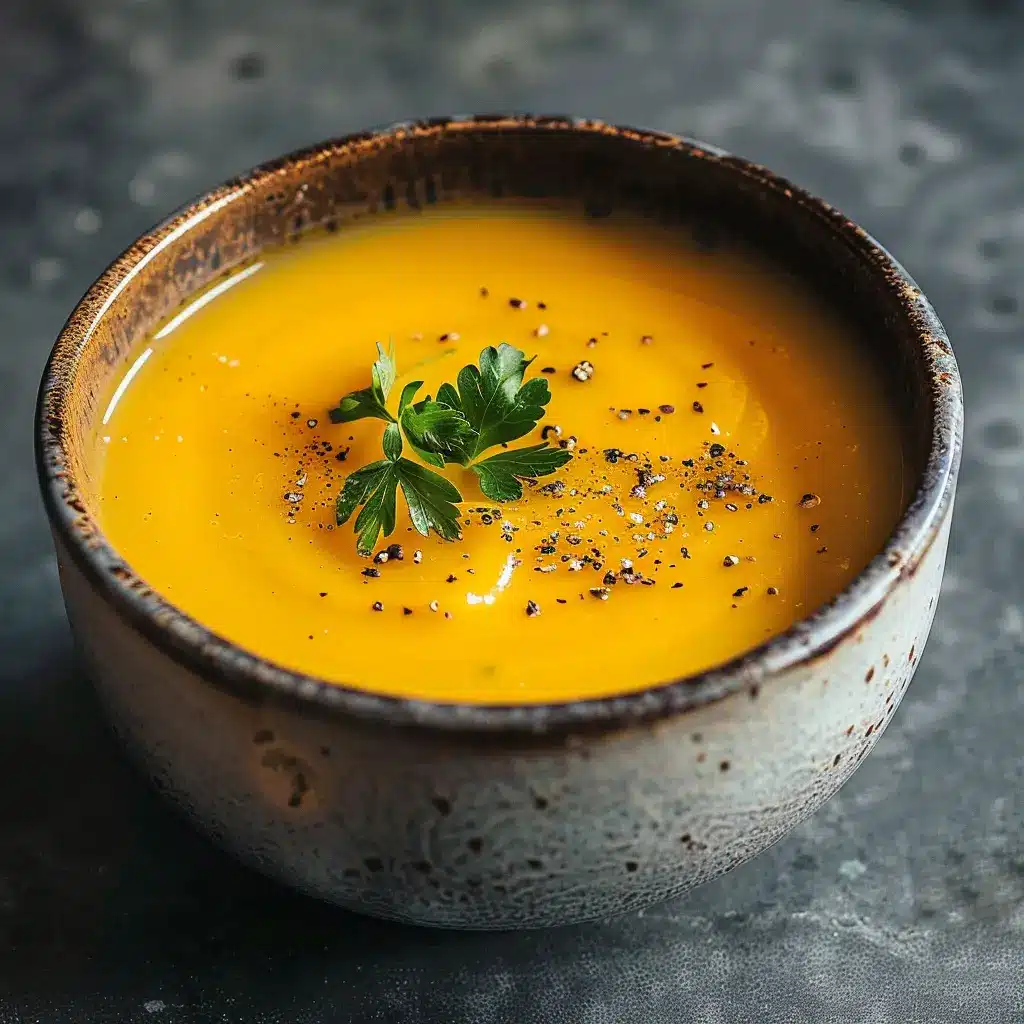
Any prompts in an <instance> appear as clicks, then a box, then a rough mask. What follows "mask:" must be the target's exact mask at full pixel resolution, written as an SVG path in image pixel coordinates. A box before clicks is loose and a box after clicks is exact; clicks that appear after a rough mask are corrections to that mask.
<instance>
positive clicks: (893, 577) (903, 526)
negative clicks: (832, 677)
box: [35, 114, 963, 735]
mask: <svg viewBox="0 0 1024 1024" xmlns="http://www.w3.org/2000/svg"><path fill="white" fill-rule="evenodd" d="M510 129H512V130H516V131H519V132H524V131H526V132H534V133H538V134H540V133H545V132H552V131H561V132H567V133H577V134H589V135H595V134H596V135H608V136H615V137H618V138H619V139H624V140H626V141H628V142H630V143H631V144H635V145H637V146H642V147H651V146H657V147H662V148H664V147H670V148H675V149H678V150H680V151H683V152H684V153H685V154H687V155H689V156H692V157H697V158H702V159H705V160H707V161H713V162H716V163H719V164H724V165H727V166H728V167H729V168H730V169H731V170H732V171H733V172H735V173H737V174H739V175H741V176H743V177H745V178H747V179H748V180H750V181H753V183H754V184H755V185H756V186H757V187H758V188H761V189H763V190H766V191H770V192H774V193H776V194H781V196H782V197H784V199H785V200H786V201H787V202H792V203H793V204H794V206H795V207H802V208H803V209H804V211H806V212H810V213H811V214H812V215H813V216H814V217H815V219H816V220H817V221H818V222H819V223H820V224H821V225H822V229H823V230H824V231H825V232H831V233H832V234H833V235H834V236H836V237H837V240H839V241H843V242H845V244H846V245H847V246H848V247H849V248H851V249H852V250H854V252H855V255H856V256H857V257H859V258H860V259H861V260H863V261H864V262H866V263H868V264H870V265H871V272H872V273H873V274H874V275H875V276H876V277H877V282H878V285H879V287H880V288H884V289H887V290H889V291H890V292H891V293H893V295H894V296H895V298H896V299H897V301H898V303H899V305H900V307H901V308H902V310H903V312H904V314H905V316H906V317H907V319H908V321H909V323H910V325H911V327H912V328H913V331H914V334H915V335H916V338H917V341H918V343H919V345H920V347H921V348H922V350H923V355H924V364H925V367H926V369H927V371H928V372H929V374H930V375H931V378H932V387H931V390H930V409H929V410H928V411H929V412H930V414H931V418H932V434H931V439H930V443H929V451H928V456H927V460H926V463H925V467H924V471H923V473H922V475H921V478H920V482H919V484H918V487H917V490H916V491H915V493H914V495H913V497H912V498H911V500H910V502H909V504H908V506H907V509H906V511H905V513H904V514H903V516H902V518H901V519H900V520H899V522H898V523H897V525H896V527H895V529H894V530H893V532H892V533H891V534H890V536H889V539H888V541H887V543H886V545H885V547H884V549H883V550H882V552H880V554H879V555H878V556H876V557H875V558H874V559H873V560H872V561H871V562H870V563H869V564H868V565H867V566H866V567H865V568H864V569H863V570H862V571H861V572H860V573H859V574H858V575H857V576H856V577H855V578H854V580H853V581H852V582H851V583H850V584H849V585H848V586H847V587H846V588H845V589H844V590H843V591H841V592H840V593H839V594H837V595H836V596H835V597H834V598H833V599H832V600H831V601H829V602H828V603H827V604H825V605H823V606H822V607H820V608H818V609H816V610H815V611H814V612H813V613H812V614H811V615H810V616H808V617H806V618H803V619H800V620H799V621H797V622H796V623H794V625H793V626H791V627H790V628H789V629H788V630H786V631H785V632H783V633H781V634H778V635H776V636H774V637H772V638H770V639H768V640H767V641H765V642H763V643H761V644H759V645H758V646H757V647H754V648H752V649H751V650H748V651H746V652H744V653H742V654H740V655H738V656H736V657H734V658H732V659H730V660H729V661H727V662H725V663H723V664H720V665H717V666H713V667H712V668H710V669H707V670H705V671H702V672H699V673H695V674H692V675H689V676H684V677H681V678H679V679H676V680H672V681H669V682H663V683H658V684H653V685H651V686H648V687H645V688H644V689H642V690H637V691H634V692H631V693H626V694H621V695H611V696H604V697H595V698H586V699H580V700H572V701H564V702H556V703H537V704H469V703H453V702H440V701H426V700H420V699H413V698H407V697H398V696H391V695H388V694H380V693H373V692H371V691H368V690H362V689H359V688H357V687H353V686H350V685H347V684H340V683H336V682H330V681H327V680H324V679H319V678H316V677H313V676H309V675H306V674H304V673H302V672H297V671H293V670H290V669H286V668H283V667H282V666H279V665H277V664H275V663H273V662H272V661H270V660H268V659H266V658H263V657H261V656H259V655H257V654H254V653H252V652H249V651H247V650H245V649H243V648H242V647H240V646H238V645H236V644H235V643H233V642H232V641H229V640H227V639H225V638H223V637H220V636H219V635H217V634H215V633H214V632H212V631H211V630H210V629H208V628H207V627H205V626H203V625H202V624H201V623H199V622H198V621H197V620H195V619H192V618H191V617H190V616H189V615H187V614H186V613H185V612H183V611H181V610H179V609H178V608H176V607H175V606H174V605H173V604H171V603H170V602H169V601H167V600H166V599H164V598H162V597H160V596H159V595H158V594H157V593H156V592H155V591H153V590H151V589H150V588H149V585H148V584H147V583H145V582H144V581H143V580H141V578H139V577H138V576H136V575H135V574H134V572H133V571H132V570H131V567H130V566H129V565H127V563H126V562H125V561H124V559H123V558H121V557H120V556H119V555H118V554H117V552H116V550H115V549H114V547H113V546H112V545H111V544H110V543H108V542H107V540H106V538H105V537H104V536H103V534H102V531H101V530H100V529H99V527H98V525H97V524H96V523H95V521H93V520H92V519H91V518H90V516H89V514H88V511H87V509H86V507H85V505H84V504H83V503H82V502H81V501H80V500H79V499H78V498H77V497H76V495H77V488H76V486H75V481H74V476H73V473H72V471H71V470H70V468H69V462H68V460H67V459H66V457H65V455H66V440H67V438H66V433H65V431H64V428H63V409H64V401H65V397H66V392H67V390H68V389H66V388H65V386H64V384H65V382H66V381H68V380H71V379H73V377H74V373H75V371H76V368H77V365H78V358H79V356H80V354H81V352H82V351H83V350H84V348H85V346H86V345H87V344H88V342H89V339H90V337H91V336H92V334H93V333H94V332H95V330H96V328H97V326H98V325H99V323H100V322H101V321H102V319H103V317H104V316H105V315H106V313H107V311H108V310H109V308H110V307H111V305H112V304H113V301H114V299H115V297H116V296H117V295H118V294H119V293H120V292H121V291H122V290H123V289H124V288H126V287H127V286H128V284H129V283H130V281H131V279H132V278H133V277H134V276H135V275H136V274H137V273H138V271H139V270H140V269H141V268H142V266H144V265H145V263H147V262H148V261H149V260H150V259H152V258H153V257H154V256H155V255H156V254H157V253H158V252H160V251H162V250H165V249H166V248H167V247H169V246H172V245H174V243H175V242H176V241H177V240H179V239H181V238H182V237H184V236H185V235H186V234H187V233H188V232H189V231H190V230H191V229H192V228H193V227H195V226H196V225H197V224H199V223H200V222H202V221H203V220H205V219H206V218H207V217H208V216H210V215H211V214H213V213H215V212H216V211H217V210H218V209H220V208H221V207H223V206H225V205H226V204H227V203H229V202H230V201H232V200H233V199H235V198H238V197H239V196H241V195H243V194H245V193H246V192H247V191H249V190H250V189H252V188H253V187H257V186H260V185H262V184H264V183H266V182H267V181H268V179H271V178H272V177H278V178H279V177H280V174H281V173H282V171H284V170H288V169H293V168H297V167H300V166H301V165H302V164H303V163H309V162H315V161H317V160H318V159H322V158H325V157H329V156H330V155H332V154H337V153H339V152H341V151H344V150H351V149H352V148H354V147H358V146H360V145H363V144H365V143H366V142H368V141H370V142H372V141H374V140H377V141H380V140H383V139H389V138H390V139H391V140H393V141H397V142H399V143H401V142H403V141H405V140H410V139H416V138H420V137H422V136H424V135H425V134H427V135H430V134H433V135H437V134H441V133H455V132H466V131H469V132H477V133H483V134H486V133H488V132H492V133H500V132H502V131H507V130H510ZM962 435H963V397H962V389H961V383H960V377H959V372H958V370H957V365H956V361H955V357H954V356H953V353H952V350H951V348H950V345H949V340H948V338H947V336H946V333H945V330H944V329H943V327H942V324H941V323H940V322H939V319H938V317H937V315H936V313H935V311H934V309H933V308H932V306H931V303H930V302H929V301H928V300H927V298H925V296H924V295H923V294H922V292H921V289H920V288H919V287H918V286H917V284H916V283H915V282H914V280H913V279H912V278H911V277H910V275H909V274H908V273H907V272H906V270H904V268H903V267H902V266H901V265H900V263H899V262H898V261H897V260H896V259H895V258H894V257H893V256H892V255H890V253H889V252H888V251H887V250H886V249H885V248H884V247H883V246H881V245H880V244H879V243H878V242H877V241H875V239H874V238H872V237H871V236H870V235H869V234H868V233H867V232H866V231H864V230H863V228H861V227H859V226H858V225H857V224H855V223H854V222H853V221H851V220H849V219H848V218H846V217H844V216H843V215H842V214H841V213H839V212H838V211H837V210H835V209H834V208H833V207H832V206H830V205H829V204H828V203H826V202H825V201H824V200H822V199H819V198H818V197H816V196H814V195H812V194H811V193H809V192H807V191H806V190H804V189H802V188H800V187H799V186H797V185H794V184H792V183H791V182H789V181H788V180H786V179H785V178H782V177H780V176H778V175H776V174H774V173H773V172H771V171H769V170H767V169H766V168H764V167H761V166H760V165H758V164H756V163H753V162H751V161H748V160H745V159H743V158H740V157H736V156H733V155H731V154H729V153H727V152H725V151H724V150H721V149H719V148H717V147H715V146H712V145H709V144H707V143H703V142H699V141H697V140H694V139H691V138H688V137H686V136H682V135H675V134H670V133H665V132H660V131H655V130H649V129H637V128H630V127H623V126H617V125H611V124H608V123H606V122H603V121H600V120H593V119H588V118H575V117H566V116H534V115H528V114H493V115H471V116H458V117H442V118H431V119H429V120H425V121H400V122H396V123H393V124H389V125H387V126H384V127H380V128H375V129H370V130H368V131H364V132H358V133H354V134H350V135H345V136H341V137H338V138H335V139H330V140H327V141H325V142H322V143H318V144H316V145H313V146H310V147H306V148H303V149H301V150H297V151H294V152H292V153H290V154H287V155H285V156H283V157H280V158H278V159H275V160H272V161H269V162H267V163H263V164H261V165H259V166H258V167H256V168H254V169H253V170H251V171H248V172H247V173H245V174H243V175H241V176H239V177H237V178H235V179H232V180H230V181H228V182H226V183H225V184H223V185H220V186H218V187H216V188H213V189H211V190H209V191H208V192H205V193H203V194H202V195H201V196H199V197H198V198H196V199H194V200H193V201H192V202H190V203H188V204H186V205H185V206H183V207H181V208H180V209H179V210H178V211H176V212H175V213H173V214H171V215H170V216H168V217H167V218H166V219H164V220H163V221H161V222H160V223H159V224H157V225H156V226H155V227H154V228H152V229H151V230H150V231H148V232H147V233H145V234H144V235H142V236H140V238H139V239H137V240H136V241H135V242H134V243H133V244H132V245H131V246H129V247H128V249H126V250H125V252H124V253H122V255H121V256H120V257H118V258H117V259H115V260H114V261H113V262H112V263H111V264H110V266H109V267H108V268H107V269H106V270H105V271H104V272H103V273H102V274H101V275H100V277H99V278H98V279H97V280H96V281H95V282H94V283H93V284H92V286H91V287H90V288H89V289H88V291H87V292H86V293H85V295H84V296H83V298H82V299H81V300H79V302H78V303H77V305H76V306H75V309H74V310H73V311H72V313H71V315H70V317H69V318H68V321H67V322H66V324H65V325H64V327H63V329H62V330H61V332H60V335H59V336H58V338H57V341H56V343H55V344H54V347H53V350H52V352H51V354H50V357H49V359H48V361H47V363H46V367H45V369H44V372H43V376H42V380H41V383H40V388H39V395H38V401H37V406H36V416H35V452H36V467H37V472H38V475H39V481H40V486H41V490H42V494H43V500H44V505H45V507H46V511H47V515H48V517H49V519H50V523H51V528H52V530H53V532H54V535H55V539H57V541H58V544H59V549H62V550H64V551H66V552H67V553H69V555H70V556H71V558H72V559H73V560H74V562H75V564H76V566H77V567H78V569H79V570H81V571H82V573H83V574H84V575H85V577H86V579H87V580H88V582H89V583H90V585H91V586H92V587H93V588H94V589H96V590H97V591H98V592H99V594H100V596H101V597H102V598H103V599H104V600H105V601H106V602H107V603H108V604H109V605H110V606H111V608H112V609H113V611H114V612H115V614H117V615H119V616H121V617H122V618H124V619H126V620H127V621H128V622H129V623H130V624H131V625H132V626H133V627H134V628H136V629H137V630H138V631H139V632H141V633H142V634H143V636H144V637H145V638H146V639H148V640H149V641H150V642H152V643H153V644H154V645H155V646H156V647H157V648H158V649H159V650H160V651H162V652H163V653H164V654H166V655H168V656H170V657H171V658H172V659H173V660H174V661H176V662H177V663H179V664H180V665H182V666H183V667H185V668H186V669H189V670H191V671H192V672H193V673H194V674H196V675H197V676H199V677H200V678H202V679H203V680H204V681H207V682H210V683H213V684H215V685H218V686H220V687H222V688H225V689H227V690H229V691H231V692H233V693H235V694H237V695H239V696H241V697H243V698H245V699H247V700H250V701H261V700H267V699H273V700H275V701H278V702H284V703H286V704H288V705H290V706H292V707H293V708H294V709H296V710H298V711H299V712H301V713H305V714H312V715H314V716H320V717H322V716H324V715H327V716H337V715H341V716H342V717H354V718H356V719H360V720H363V721H366V722H367V723H369V722H377V723H381V724H385V725H390V726H413V727H422V728H428V729H432V730H441V731H445V732H464V733H487V734H495V733H512V734H517V735H521V734H524V733H528V734H535V735H543V734H547V733H552V732H555V733H564V732H575V731H580V730H584V729H589V728H597V729H602V730H603V729H608V728H614V727H621V726H623V725H629V724H634V723H639V722H643V721H649V720H652V719H656V718H661V717H664V716H668V715H674V714H678V713H682V712H685V711H688V710H691V709H694V708H697V707H700V706H702V705H705V704H708V703H711V702H713V701H717V700H720V699H722V698H724V697H727V696H729V695H730V694H735V693H738V692H743V691H748V692H749V691H752V692H756V688H757V687H760V686H761V685H762V683H764V682H766V681H769V680H770V678H771V677H772V676H775V675H778V674H781V673H783V672H785V671H786V670H788V669H791V668H793V667H794V666H796V665H798V664H800V663H810V662H813V661H815V660H817V659H820V658H823V657H826V656H828V655H829V654H830V653H831V652H832V651H833V650H834V649H835V648H837V647H838V646H839V645H841V644H842V643H843V642H844V641H845V640H847V639H848V638H851V637H853V636H854V635H855V634H856V633H857V632H858V631H859V629H860V628H861V627H862V626H864V625H865V624H866V623H867V622H869V621H870V620H871V619H873V618H874V617H875V616H876V615H878V614H879V612H880V611H881V610H882V607H883V605H884V604H885V601H886V599H887V598H888V596H889V595H890V594H891V593H892V592H893V591H894V589H896V588H897V586H898V585H899V584H900V583H901V581H903V580H906V579H907V578H908V577H909V576H912V575H913V574H914V572H915V571H916V568H917V566H918V564H919V563H920V561H921V560H922V558H923V557H924V556H925V554H926V553H927V551H928V550H929V549H930V547H931V544H932V542H933V541H934V540H935V538H936V537H937V536H938V535H939V533H940V532H941V530H942V527H943V525H944V523H945V520H946V518H947V513H948V511H949V508H950V505H951V503H952V498H953V492H954V489H955V484H956V476H957V472H958V468H959V463H960V453H961V446H962ZM86 538H88V542H87V539H86Z"/></svg>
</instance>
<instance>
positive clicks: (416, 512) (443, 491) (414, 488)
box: [395, 459, 462, 540]
mask: <svg viewBox="0 0 1024 1024" xmlns="http://www.w3.org/2000/svg"><path fill="white" fill-rule="evenodd" d="M395 467H396V469H397V471H398V479H399V482H400V483H401V485H402V494H403V495H405V500H406V503H407V504H408V506H409V518H410V519H411V520H412V525H413V526H414V527H415V528H416V530H417V531H418V532H419V533H422V534H423V536H424V537H426V536H427V535H428V534H429V533H430V531H431V530H433V531H434V532H435V533H436V534H437V535H438V536H439V537H443V538H444V539H445V540H458V539H459V538H460V537H461V536H462V530H461V528H460V527H459V510H458V508H457V507H456V505H455V503H456V502H459V501H462V495H461V494H459V491H458V488H457V487H455V485H454V484H452V483H451V482H450V481H448V480H446V479H445V478H444V477H443V476H441V474H440V473H435V472H434V471H433V470H430V469H426V468H424V467H423V466H420V465H418V464H417V463H415V462H410V461H409V460H408V459H400V460H399V461H398V462H396V463H395Z"/></svg>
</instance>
